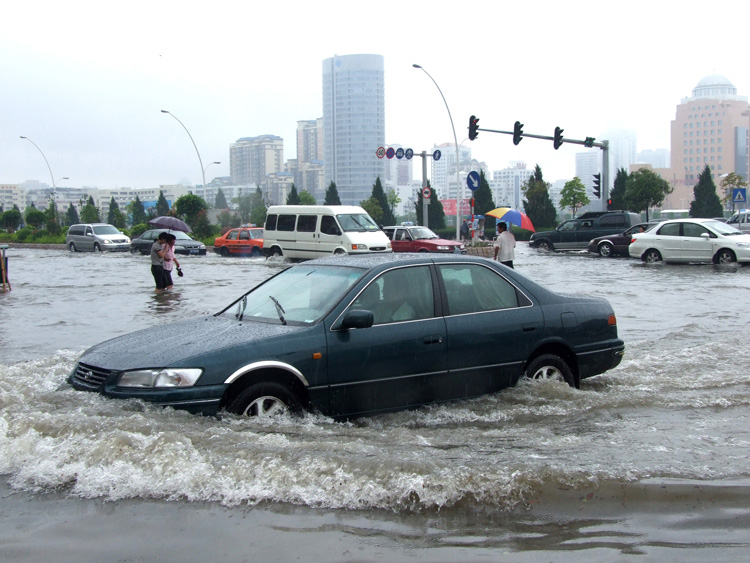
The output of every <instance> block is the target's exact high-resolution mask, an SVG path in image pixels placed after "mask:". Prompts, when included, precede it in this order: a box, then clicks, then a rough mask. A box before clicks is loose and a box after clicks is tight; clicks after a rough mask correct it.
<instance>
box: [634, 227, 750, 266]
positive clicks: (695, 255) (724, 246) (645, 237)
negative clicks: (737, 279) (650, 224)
mask: <svg viewBox="0 0 750 563" xmlns="http://www.w3.org/2000/svg"><path fill="white" fill-rule="evenodd" d="M628 250H629V252H630V256H632V257H633V258H640V259H641V260H643V261H644V262H659V261H661V260H663V261H664V262H687V263H690V262H693V263H696V262H713V263H714V264H726V263H731V262H750V234H745V233H743V232H742V231H738V230H737V229H735V228H734V227H732V226H731V225H728V224H727V223H722V222H721V221H716V220H715V219H672V220H671V221H664V222H662V223H659V224H658V225H657V226H656V227H654V228H653V229H651V230H650V231H648V232H645V233H637V234H634V235H633V239H632V242H631V243H630V247H629V249H628Z"/></svg>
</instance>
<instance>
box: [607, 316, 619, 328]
mask: <svg viewBox="0 0 750 563" xmlns="http://www.w3.org/2000/svg"><path fill="white" fill-rule="evenodd" d="M607 323H608V324H609V326H617V317H615V314H614V313H612V314H610V315H609V319H607Z"/></svg>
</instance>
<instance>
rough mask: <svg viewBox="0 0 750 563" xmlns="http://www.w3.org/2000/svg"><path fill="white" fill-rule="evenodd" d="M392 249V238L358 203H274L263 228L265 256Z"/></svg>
mask: <svg viewBox="0 0 750 563" xmlns="http://www.w3.org/2000/svg"><path fill="white" fill-rule="evenodd" d="M373 252H378V253H380V252H391V241H390V240H389V239H388V237H387V236H386V235H385V233H384V232H383V231H381V230H380V228H379V227H378V225H377V224H376V223H375V221H373V220H372V217H370V216H369V215H368V214H367V211H365V210H364V209H362V208H361V207H357V206H355V205H272V206H271V207H269V208H268V211H267V214H266V224H265V228H264V229H263V253H264V254H265V255H266V256H285V257H287V258H298V259H311V258H320V257H321V256H328V255H330V254H370V253H373Z"/></svg>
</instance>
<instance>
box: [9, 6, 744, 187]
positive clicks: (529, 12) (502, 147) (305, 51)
mask: <svg viewBox="0 0 750 563" xmlns="http://www.w3.org/2000/svg"><path fill="white" fill-rule="evenodd" d="M178 6H180V5H179V4H177V3H174V2H160V1H156V2H150V3H145V2H138V1H136V2H133V3H132V6H131V5H129V7H128V10H126V11H124V12H123V13H121V14H118V20H119V22H118V26H116V27H115V28H111V27H109V26H107V27H101V26H99V25H98V23H97V21H98V20H97V18H101V17H104V16H105V15H106V14H105V13H103V11H104V10H105V8H104V7H103V6H99V4H97V3H94V2H82V1H76V0H72V1H71V2H69V3H65V5H60V4H58V3H54V2H28V3H16V4H13V5H11V6H9V7H8V8H7V14H5V18H4V20H5V23H6V26H5V31H4V34H3V37H2V38H0V72H2V75H3V77H4V88H3V89H2V90H1V91H0V112H2V115H1V117H2V120H1V121H2V128H0V182H1V183H23V182H25V181H27V180H37V181H41V182H45V183H48V184H49V183H51V181H50V180H49V178H50V174H49V172H48V171H47V168H46V166H45V163H44V161H43V160H42V159H41V157H40V155H39V154H38V153H37V152H36V151H35V149H34V147H32V146H31V145H30V144H29V143H28V142H26V141H24V140H22V139H20V138H19V137H20V136H26V137H28V138H29V139H32V140H33V141H34V142H35V143H36V144H37V145H38V146H39V147H40V148H41V150H42V151H43V152H44V155H45V157H46V158H47V159H48V160H49V164H50V167H51V168H52V170H53V171H54V175H55V178H54V180H57V179H58V178H63V177H68V178H69V180H68V181H66V185H70V186H77V187H84V186H91V187H98V188H101V189H112V188H120V187H130V188H149V187H154V186H157V185H161V184H166V185H171V184H177V183H182V182H185V183H188V184H191V185H195V184H200V183H201V181H202V180H201V169H200V166H199V163H198V159H197V158H196V151H195V150H194V147H193V146H192V145H191V139H189V138H188V136H187V135H186V134H185V131H184V130H183V129H182V128H181V127H180V126H179V124H178V123H176V122H175V120H174V119H172V118H171V117H170V116H169V115H164V114H162V113H161V110H167V111H169V112H170V113H171V114H172V115H173V116H175V117H177V118H179V120H181V121H182V122H183V123H184V125H185V126H186V128H187V129H189V131H190V133H191V135H192V137H193V138H194V140H195V145H196V148H197V149H199V150H200V155H201V156H202V160H203V165H204V167H205V165H206V164H208V163H211V162H215V161H220V162H221V163H222V164H220V165H215V166H212V167H211V168H210V169H209V171H210V174H208V175H207V180H210V179H211V178H213V177H214V176H229V175H230V174H229V150H230V145H231V144H232V143H233V142H235V141H236V140H237V139H240V138H244V137H255V136H261V135H277V136H279V137H281V138H283V139H284V159H285V160H289V159H292V158H294V157H295V156H296V155H295V152H296V149H295V142H294V139H295V135H296V127H297V122H298V121H301V120H314V119H318V118H320V117H321V116H322V114H323V108H322V84H321V76H320V65H321V62H322V61H323V60H325V59H326V58H329V57H332V56H334V55H347V54H377V55H382V56H383V57H384V66H385V115H386V128H385V139H386V143H387V144H390V145H397V144H398V145H400V146H403V147H409V148H413V150H415V152H417V151H421V150H430V149H431V148H432V147H433V146H435V145H440V144H443V143H451V142H452V141H453V131H452V129H451V124H450V121H449V116H448V113H447V112H446V107H445V104H444V103H443V100H442V99H441V96H440V92H438V91H437V89H436V88H435V85H434V84H433V83H432V82H431V81H430V80H429V78H428V77H427V76H425V75H424V73H423V72H422V71H420V70H418V69H414V68H413V67H412V65H413V64H414V63H418V64H420V65H422V66H423V67H424V68H425V69H426V70H427V71H428V72H429V73H430V75H431V76H432V77H434V79H435V81H436V82H437V84H438V85H439V88H440V89H441V91H442V94H444V96H445V101H446V102H447V104H448V106H449V108H450V112H451V114H452V118H453V121H454V125H455V130H456V135H457V138H458V141H459V142H461V141H463V140H464V139H465V137H466V136H467V131H466V125H467V122H468V117H469V115H472V114H474V115H476V116H477V117H479V118H480V127H485V128H491V129H500V130H512V125H513V122H514V121H515V120H519V121H521V122H522V123H524V131H525V132H527V133H535V134H543V135H551V134H552V131H553V130H554V128H555V127H556V126H560V127H562V128H563V129H564V130H565V136H568V137H571V138H579V139H580V138H584V137H586V136H595V137H597V138H599V139H601V138H602V135H603V133H604V132H605V131H609V130H613V129H628V130H632V131H634V132H635V133H636V134H637V136H638V146H637V150H638V151H639V152H641V151H644V150H652V151H656V150H659V149H667V148H669V146H670V123H671V121H672V120H673V119H674V118H675V108H676V107H677V105H678V104H679V103H680V100H681V99H682V98H684V97H686V96H688V95H690V92H691V91H692V89H693V88H694V86H695V84H696V83H697V81H698V80H700V79H701V78H702V77H703V76H706V75H709V74H714V73H715V74H720V75H724V76H726V77H727V78H728V79H729V80H731V81H732V83H733V84H734V85H735V86H736V87H737V91H738V93H739V94H740V95H748V94H750V76H748V73H747V72H746V71H745V70H744V69H745V68H746V55H744V53H746V51H747V49H746V47H745V45H744V43H745V42H744V40H742V38H741V37H739V35H740V34H736V35H738V36H737V37H735V36H734V34H728V33H726V32H725V26H726V22H725V18H726V17H727V14H730V13H731V15H732V21H744V20H746V19H747V18H746V17H744V16H747V15H750V8H748V7H747V6H746V5H745V3H742V2H729V3H728V4H725V5H723V7H722V12H721V13H718V12H713V11H709V12H708V13H707V14H703V15H702V16H701V26H700V29H697V28H696V26H695V21H694V17H693V16H692V15H691V14H688V13H673V12H674V10H673V9H671V8H670V7H669V6H665V7H663V6H656V5H653V3H645V2H638V1H636V2H631V3H629V4H628V7H627V10H625V9H623V8H621V7H620V6H619V5H613V6H608V7H603V6H601V5H600V4H597V3H592V2H575V1H574V2H568V3H566V4H565V5H564V6H563V5H560V4H559V3H553V2H528V3H525V4H524V5H523V6H512V7H508V6H503V5H500V4H497V5H489V6H488V5H486V4H484V3H479V2H476V3H474V2H468V3H464V4H462V5H461V11H459V12H456V7H455V6H454V4H453V3H448V2H440V1H438V2H434V3H432V4H431V5H430V8H429V10H427V9H424V8H422V7H416V6H409V5H403V6H401V5H400V6H398V9H388V8H385V7H376V6H367V7H366V6H365V5H351V4H350V3H344V2H326V1H323V2H319V3H317V4H316V5H315V6H311V5H307V4H304V5H303V4H300V5H297V4H296V3H290V4H289V8H293V12H291V13H286V12H285V11H283V10H284V7H283V6H274V5H265V4H263V5H258V6H253V7H252V9H251V7H249V6H237V5H236V4H235V3H229V2H223V1H218V2H217V3H216V5H215V6H212V10H211V11H210V12H204V11H199V10H197V9H191V8H184V7H180V9H179V10H177V9H176V8H177V7H178ZM345 8H346V9H345ZM251 10H252V11H251ZM42 11H43V12H44V14H45V17H44V18H43V19H40V18H38V17H37V14H38V13H41V12H42ZM251 13H252V16H253V19H254V20H257V21H261V22H265V23H269V24H270V23H273V24H274V25H261V26H258V29H257V30H255V29H253V32H252V33H251V34H250V35H247V33H246V32H245V24H243V21H246V18H245V17H244V16H248V17H249V16H250V15H251ZM228 14H231V15H232V17H227V15H228ZM243 14H244V16H243ZM292 16H293V17H292ZM364 21H367V25H366V26H362V25H355V24H356V23H357V22H364ZM602 21H606V22H608V23H607V25H606V27H605V26H604V25H603V24H602V23H601V22H602ZM266 28H267V29H266ZM529 30H533V33H530V31H529ZM686 30H691V31H690V33H695V34H698V33H700V35H701V41H700V42H699V44H698V47H697V48H691V49H690V51H689V52H688V51H687V50H685V52H684V56H682V57H678V58H677V59H675V60H672V59H671V58H670V60H669V61H668V63H667V62H661V61H663V60H664V61H666V58H665V57H659V49H660V47H659V45H669V46H671V47H674V46H675V45H679V44H684V41H685V33H686ZM303 37H304V38H307V39H312V40H311V41H303V40H302V38H303ZM602 37H606V38H607V43H606V44H604V43H603V42H602ZM644 37H646V38H648V37H654V38H658V42H654V41H648V40H647V41H644V40H643V38H644ZM135 38H138V39H135ZM634 38H637V40H636V39H634ZM470 143H471V144H470ZM551 144H552V143H551V142H546V141H540V140H534V139H524V140H523V141H522V142H521V143H520V145H518V146H514V145H513V143H512V141H511V137H510V136H509V135H497V134H492V133H487V132H481V133H480V135H479V137H478V138H477V140H475V141H473V142H470V141H466V142H465V144H464V146H466V145H469V146H470V147H471V150H472V157H473V158H474V159H476V160H478V161H484V162H487V163H488V165H489V167H490V169H502V168H504V167H505V166H507V163H509V162H512V161H524V162H526V163H527V164H528V166H529V167H533V166H534V165H536V164H539V165H540V166H541V167H542V169H543V171H544V174H545V178H548V179H549V180H550V181H554V180H556V179H558V178H560V177H566V178H571V177H573V175H574V174H575V160H576V157H575V154H576V153H577V152H579V150H580V147H576V146H569V145H563V146H562V147H560V149H559V150H557V151H555V150H554V149H553V148H552V147H551ZM375 149H377V147H373V149H372V150H373V152H374V151H375Z"/></svg>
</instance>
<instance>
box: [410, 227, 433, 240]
mask: <svg viewBox="0 0 750 563" xmlns="http://www.w3.org/2000/svg"><path fill="white" fill-rule="evenodd" d="M411 236H413V237H414V240H425V239H431V238H440V237H439V236H437V235H436V234H435V233H433V232H432V231H431V230H430V229H428V228H427V227H417V228H413V229H411Z"/></svg>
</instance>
